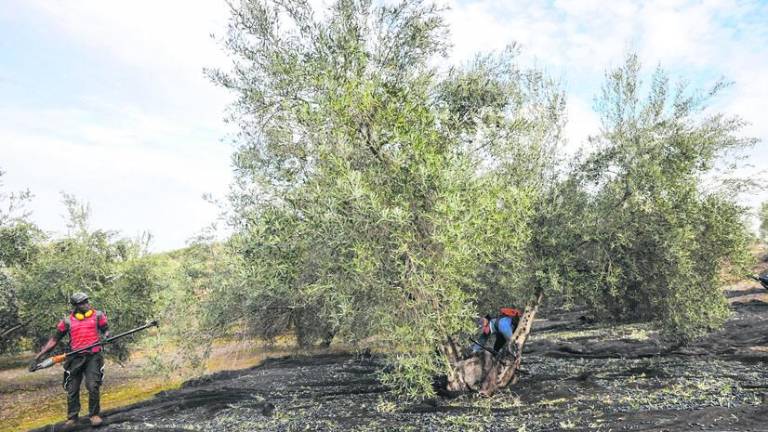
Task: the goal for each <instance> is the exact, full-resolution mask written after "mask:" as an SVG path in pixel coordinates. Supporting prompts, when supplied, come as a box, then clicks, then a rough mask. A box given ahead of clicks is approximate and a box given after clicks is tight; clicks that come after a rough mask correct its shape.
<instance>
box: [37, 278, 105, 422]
mask: <svg viewBox="0 0 768 432" xmlns="http://www.w3.org/2000/svg"><path fill="white" fill-rule="evenodd" d="M69 301H70V303H72V306H73V309H72V312H71V313H70V314H69V315H68V316H66V317H64V319H62V320H61V321H59V323H58V325H57V326H56V333H55V334H54V335H53V336H52V337H51V338H50V339H49V340H48V342H47V343H46V344H45V346H43V348H42V349H41V350H40V352H39V353H38V354H37V356H36V357H35V364H36V363H38V362H40V359H42V357H43V356H44V355H45V354H47V353H48V352H49V351H51V350H52V349H53V348H55V347H56V345H57V344H58V343H59V341H60V340H61V339H62V338H63V337H64V335H67V334H69V347H70V348H71V350H72V351H74V350H77V349H79V348H84V347H86V346H88V345H91V344H94V343H96V342H99V340H100V334H103V337H104V338H109V329H108V327H107V316H106V315H105V314H104V312H101V311H97V310H95V309H93V308H92V307H91V304H90V303H89V302H88V295H87V294H85V293H82V292H77V293H74V294H72V297H70V299H69ZM63 366H64V390H65V391H66V392H67V421H66V423H64V425H65V426H66V427H71V426H74V425H75V424H77V419H78V416H79V415H80V383H81V382H82V381H83V377H85V388H86V389H88V416H89V417H90V421H91V425H92V426H99V425H101V423H102V419H101V417H99V411H100V410H101V407H100V402H99V401H100V393H99V387H100V386H101V382H102V380H103V379H104V356H103V355H102V352H101V346H95V347H93V348H91V349H90V350H87V351H85V352H82V353H80V354H77V355H74V356H72V357H71V358H68V359H67V360H66V361H64V364H63Z"/></svg>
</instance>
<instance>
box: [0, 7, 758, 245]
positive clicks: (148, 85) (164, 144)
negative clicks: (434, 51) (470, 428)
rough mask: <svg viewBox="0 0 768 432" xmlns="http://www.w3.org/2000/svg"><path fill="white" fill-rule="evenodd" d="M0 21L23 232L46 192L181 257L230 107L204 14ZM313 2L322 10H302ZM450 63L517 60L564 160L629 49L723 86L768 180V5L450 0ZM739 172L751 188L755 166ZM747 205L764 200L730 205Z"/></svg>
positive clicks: (8, 158) (46, 216)
mask: <svg viewBox="0 0 768 432" xmlns="http://www.w3.org/2000/svg"><path fill="white" fill-rule="evenodd" d="M3 3H4V4H3V7H2V8H0V168H1V169H3V170H5V171H6V172H7V173H6V175H5V176H3V178H2V181H3V183H4V184H3V185H2V187H3V190H5V191H13V190H19V189H26V188H29V189H30V190H31V191H32V192H33V194H34V195H35V198H34V200H33V201H32V203H31V204H30V206H29V210H31V211H32V212H33V214H32V219H33V220H34V221H35V222H37V223H38V224H39V225H40V226H41V227H42V228H43V229H45V230H47V231H50V232H52V233H54V234H56V233H62V232H64V230H65V226H66V221H65V218H64V217H63V214H64V212H65V209H64V206H63V204H62V203H61V196H60V192H62V191H64V192H67V193H71V194H74V195H75V196H77V197H78V198H79V199H81V200H83V201H86V202H88V203H89V204H90V205H91V208H92V226H93V227H95V228H104V229H113V230H118V231H120V232H121V233H122V234H123V235H125V236H134V235H137V234H139V233H141V232H143V231H149V232H151V233H152V235H153V236H154V241H153V243H152V250H158V251H159V250H169V249H174V248H178V247H182V246H184V244H185V243H186V241H187V240H188V239H189V238H190V237H192V236H193V235H195V234H196V233H197V232H199V230H200V229H201V228H203V227H205V226H207V225H208V224H210V223H212V222H214V221H215V220H216V218H217V216H218V210H217V208H216V207H215V206H213V205H211V204H209V203H207V202H206V201H204V200H203V199H202V195H203V194H204V193H210V194H212V195H213V196H214V197H216V198H219V199H223V198H224V196H225V194H226V191H227V188H228V185H229V182H230V181H231V169H230V165H229V157H230V154H231V152H232V147H231V146H230V145H229V144H227V143H226V140H225V138H226V137H227V136H228V135H229V134H231V133H232V131H231V130H229V129H228V127H227V126H226V125H225V124H224V122H223V121H222V118H223V117H224V109H225V107H226V105H227V103H228V101H229V100H230V95H228V94H227V93H226V92H225V91H224V90H222V89H220V88H217V87H215V86H214V85H212V84H211V83H209V82H208V81H207V79H205V77H204V76H203V73H202V68H203V67H217V66H221V67H226V65H227V60H226V56H225V55H224V54H223V53H222V52H221V50H220V48H219V46H218V45H217V44H216V42H215V41H214V40H212V39H211V38H210V37H209V35H210V34H211V33H214V34H221V33H223V29H224V25H225V23H226V19H227V8H226V5H225V3H224V2H223V1H220V0H197V1H184V0H162V1H159V2H158V1H149V0H134V1H131V2H118V1H113V0H102V1H96V0H67V1H50V0H4V2H3ZM315 3H318V4H322V3H327V2H324V0H316V1H315ZM446 4H447V5H449V6H450V7H451V9H450V10H449V11H448V12H447V15H446V18H447V22H448V24H449V25H450V27H451V31H452V38H453V42H454V49H453V52H452V54H451V59H450V60H451V61H454V62H459V61H462V60H466V59H468V58H469V57H471V55H472V54H473V53H475V52H478V51H488V50H494V49H501V48H503V47H504V46H505V45H506V44H507V43H509V42H511V41H517V42H518V43H519V44H520V45H521V47H522V53H523V55H522V58H521V61H522V62H523V63H524V64H526V65H529V66H532V65H536V66H537V67H540V68H542V69H544V70H545V71H546V72H547V73H548V74H549V75H551V76H553V77H554V78H556V79H558V80H559V81H560V82H561V83H562V85H563V87H564V89H565V90H566V92H567V94H568V111H569V119H570V123H569V126H568V129H567V136H568V138H569V141H570V144H569V146H571V147H576V146H578V145H579V144H581V143H583V142H584V139H585V138H586V136H587V135H588V134H590V133H591V134H594V133H596V132H597V128H598V125H599V124H598V120H597V117H596V116H595V114H594V113H592V110H591V107H592V100H593V97H594V96H595V95H596V94H597V93H598V92H599V89H600V84H601V83H602V79H603V73H604V71H605V69H606V68H607V67H610V66H615V65H617V64H619V63H620V62H621V61H622V59H623V57H624V55H625V54H626V53H627V52H628V51H630V50H632V51H636V52H637V53H638V54H639V55H640V57H641V60H642V61H643V62H644V64H645V65H646V66H647V68H646V69H647V71H648V72H650V71H652V70H653V68H654V67H655V66H656V65H657V64H659V63H660V64H662V65H663V66H664V67H665V68H666V69H668V70H669V71H670V72H671V73H672V76H673V78H674V77H685V78H687V79H688V80H689V81H691V82H692V83H693V84H697V85H704V84H707V83H708V82H711V81H712V80H713V79H715V78H717V77H720V76H725V77H726V78H728V79H730V80H733V81H735V85H734V86H733V87H731V88H730V89H729V90H728V91H727V92H726V93H725V94H724V95H723V96H722V97H720V98H719V99H718V100H717V101H716V103H715V108H716V109H718V110H721V111H725V112H728V113H732V114H739V115H741V116H742V117H743V118H745V119H746V120H747V121H749V122H751V123H752V124H751V125H750V126H749V127H748V128H747V129H746V130H745V132H746V133H747V134H749V135H752V136H757V137H759V138H761V139H763V142H762V143H761V144H759V145H758V146H756V147H755V148H753V149H752V150H751V151H750V157H751V159H752V161H753V162H754V163H755V164H756V165H758V164H762V165H763V166H768V122H767V121H766V119H765V113H768V80H767V79H766V77H768V29H767V28H768V26H766V25H765V23H768V4H767V3H766V2H751V1H743V2H742V1H726V0H722V1H721V0H706V1H697V2H693V1H676V0H672V1H664V2H661V1H650V2H635V1H622V0H617V1H612V2H604V1H597V0H579V1H568V2H566V1H525V2H523V1H519V2H518V1H482V2H481V1H475V2H473V1H463V0H462V1H455V0H451V1H448V2H446ZM741 174H747V175H756V176H757V175H763V176H764V175H765V173H764V172H763V173H762V174H761V173H760V169H759V168H748V169H746V170H744V171H742V173H741ZM740 199H741V200H742V202H744V203H746V204H748V205H751V206H756V205H757V204H758V203H759V202H762V201H765V200H768V194H766V193H758V194H751V195H745V196H743V197H740Z"/></svg>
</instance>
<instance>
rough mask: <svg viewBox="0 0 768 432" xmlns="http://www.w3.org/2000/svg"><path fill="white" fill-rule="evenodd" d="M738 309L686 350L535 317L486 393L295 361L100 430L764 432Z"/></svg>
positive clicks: (343, 358)
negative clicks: (449, 393) (387, 382)
mask: <svg viewBox="0 0 768 432" xmlns="http://www.w3.org/2000/svg"><path fill="white" fill-rule="evenodd" d="M732 297H733V298H735V297H738V296H732ZM733 309H734V313H733V316H732V318H731V320H730V321H729V322H728V324H727V325H726V326H725V328H724V329H723V330H722V331H720V332H717V333H714V334H711V335H710V336H708V337H706V338H703V339H702V340H700V341H698V342H696V343H694V344H692V345H689V346H687V347H675V346H669V345H666V344H664V343H662V342H660V339H659V337H658V334H656V332H655V331H653V330H652V329H651V328H650V327H648V326H643V325H625V326H604V325H600V324H595V323H591V322H590V320H588V319H586V320H585V319H583V318H582V319H580V317H579V316H578V314H570V315H567V314H566V315H558V320H557V321H555V320H540V321H538V322H537V323H536V326H535V328H534V333H533V334H532V337H531V340H530V341H529V343H528V345H527V346H526V350H525V353H524V357H523V369H522V371H521V374H520V379H519V381H518V382H517V384H515V385H514V386H511V387H510V388H509V389H507V390H505V391H503V392H501V393H499V394H497V395H494V396H493V397H491V398H481V397H478V396H474V395H464V396H461V397H457V398H453V399H442V398H438V399H432V400H428V401H423V402H420V403H413V402H403V401H399V400H397V399H396V398H394V397H393V395H392V394H391V392H390V391H389V390H388V389H387V388H386V387H385V386H383V385H382V384H380V382H379V381H378V379H377V375H376V371H377V370H379V368H380V367H382V366H383V363H382V360H381V359H379V358H375V357H374V358H370V357H360V356H355V355H351V354H336V355H319V356H312V357H293V358H282V359H275V360H267V361H266V362H265V363H263V364H262V365H260V366H257V367H254V368H251V369H246V370H239V371H230V372H222V373H218V374H214V375H210V376H206V377H203V378H201V379H197V380H194V381H190V382H188V383H186V384H185V385H184V386H183V388H181V389H179V390H174V391H170V392H165V393H161V394H158V395H157V396H156V397H155V398H153V399H151V400H147V401H145V402H142V403H138V404H135V405H132V406H128V407H124V408H120V409H116V410H111V411H107V412H105V413H104V414H105V424H104V425H103V426H102V427H101V428H99V429H101V430H103V431H126V430H142V431H189V430H201V431H304V430H309V431H337V430H338V431H351V430H360V431H363V430H365V431H368V430H374V431H389V430H397V431H408V430H412V431H464V430H473V431H478V430H487V431H510V430H513V431H517V430H525V431H551V430H578V431H587V430H589V431H592V430H602V431H609V430H611V431H622V430H631V431H662V430H667V431H694V430H695V431H700V430H716V431H737V430H738V431H750V430H751V431H766V430H768V403H766V402H768V401H766V397H767V396H766V394H768V368H767V367H766V362H767V361H768V304H766V303H763V302H762V301H758V300H755V299H752V300H750V301H748V302H745V303H734V304H733ZM86 429H88V425H87V424H86V423H83V424H81V425H78V427H75V428H72V429H70V430H86ZM38 430H39V431H54V430H55V431H58V430H62V429H61V425H60V424H59V425H51V426H49V427H46V428H41V429H38Z"/></svg>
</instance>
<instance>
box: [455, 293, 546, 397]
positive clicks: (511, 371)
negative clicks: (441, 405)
mask: <svg viewBox="0 0 768 432" xmlns="http://www.w3.org/2000/svg"><path fill="white" fill-rule="evenodd" d="M541 299H542V294H539V295H538V296H537V297H536V299H535V300H534V301H533V302H532V303H531V304H529V305H527V306H526V308H525V313H524V314H523V316H522V317H521V318H520V322H519V323H518V325H517V329H515V333H514V334H513V335H512V340H511V341H510V342H509V347H505V348H504V349H503V350H502V351H503V353H502V354H500V355H493V354H492V353H490V352H488V351H485V350H483V351H481V352H480V353H476V354H473V355H472V356H470V357H469V358H462V356H461V349H460V348H459V346H460V345H458V344H457V342H456V340H455V339H451V340H450V341H448V343H446V344H445V345H444V346H443V347H442V348H441V350H442V351H443V354H445V355H446V356H447V357H448V359H449V360H450V362H451V366H452V368H453V371H452V373H451V374H450V375H449V376H448V386H447V390H448V391H450V392H467V391H476V392H479V393H480V394H482V395H485V396H490V395H492V394H493V393H495V392H496V391H498V390H499V389H501V388H504V387H506V386H507V385H509V384H510V383H514V382H515V381H516V375H515V372H517V369H518V368H519V367H520V360H521V358H522V352H523V346H524V345H525V341H526V340H527V339H528V334H529V333H530V332H531V327H532V326H533V319H534V317H535V316H536V311H537V310H538V308H539V304H540V303H541Z"/></svg>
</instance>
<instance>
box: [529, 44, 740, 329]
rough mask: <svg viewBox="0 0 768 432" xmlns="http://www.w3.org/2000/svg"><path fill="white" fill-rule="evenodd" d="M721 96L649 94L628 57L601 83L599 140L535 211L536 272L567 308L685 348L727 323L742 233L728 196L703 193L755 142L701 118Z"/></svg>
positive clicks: (675, 91)
mask: <svg viewBox="0 0 768 432" xmlns="http://www.w3.org/2000/svg"><path fill="white" fill-rule="evenodd" d="M723 88H724V84H723V83H716V84H715V85H714V86H713V88H712V89H710V90H709V91H706V92H704V91H692V90H690V89H688V88H687V86H686V85H685V84H682V83H681V84H678V85H676V86H671V85H670V83H669V78H668V76H667V74H666V73H665V72H664V71H663V70H662V69H660V68H659V69H657V70H656V72H655V74H654V75H653V76H652V79H651V82H650V85H649V86H648V90H647V93H646V90H645V86H644V85H643V83H642V80H641V68H640V62H639V61H638V59H637V57H636V56H635V55H630V56H628V57H627V59H626V62H625V63H624V64H623V65H622V66H620V67H618V68H616V69H613V70H611V71H609V72H608V73H607V75H606V81H605V84H604V87H603V92H602V95H601V96H600V97H599V98H598V99H597V101H596V107H597V109H598V111H599V113H600V114H601V118H602V128H601V133H600V134H599V135H597V136H594V137H592V138H591V143H590V144H591V146H592V147H593V148H594V150H593V151H592V152H590V153H588V154H586V155H584V156H582V157H580V158H578V159H577V160H576V161H575V162H574V164H573V167H572V169H571V170H570V171H569V174H568V176H567V178H566V179H565V180H564V181H562V182H561V183H560V184H559V185H558V186H557V187H556V188H554V189H553V190H552V191H551V197H550V199H548V200H546V201H544V203H546V204H547V205H546V206H545V207H544V208H543V209H542V211H541V212H540V213H539V215H540V216H539V217H538V221H537V226H538V227H539V228H538V229H539V232H540V235H539V236H538V238H537V240H536V242H535V243H536V247H535V250H536V251H538V253H539V256H540V257H541V259H540V261H539V262H540V263H541V269H540V272H539V273H540V274H541V275H542V277H544V278H545V279H546V280H548V281H549V283H550V285H551V286H552V289H553V290H554V291H556V292H559V293H560V297H561V299H562V300H564V301H567V302H570V303H572V304H579V303H582V304H587V305H588V306H590V308H591V309H592V311H593V312H594V314H595V315H596V316H597V317H598V318H603V319H610V320H614V321H637V320H643V321H656V322H659V323H660V324H661V325H662V329H663V330H664V331H665V334H666V335H667V336H669V337H670V338H672V339H673V340H678V341H682V342H685V341H687V340H690V339H691V338H693V337H696V336H698V335H700V334H702V333H703V332H705V331H708V330H712V329H716V328H718V327H719V326H720V325H722V323H723V322H724V320H725V319H726V318H727V316H728V307H727V302H726V299H725V297H724V296H723V294H722V292H721V290H720V286H721V285H722V279H721V278H722V277H723V276H726V275H728V274H729V273H733V274H740V272H741V271H742V270H743V267H742V266H743V265H744V264H745V263H746V262H747V258H748V256H747V250H748V248H747V241H748V235H747V231H746V229H745V225H744V221H743V220H742V214H743V213H744V209H743V208H742V207H740V206H739V205H737V204H736V203H735V202H734V199H733V195H732V194H729V193H727V190H710V189H708V188H705V187H703V185H704V179H705V176H708V175H711V170H712V168H713V166H714V164H715V163H716V161H717V160H718V159H719V158H721V157H722V156H724V155H727V154H728V152H730V151H735V150H738V149H741V148H743V147H745V146H749V145H751V144H752V143H754V140H753V139H751V138H743V137H741V136H739V135H738V132H739V131H740V129H741V128H742V126H743V125H744V122H743V121H742V120H741V119H739V118H738V117H729V116H726V115H724V114H720V113H709V111H707V110H704V108H705V107H706V105H707V103H708V101H709V100H710V99H711V98H712V97H714V96H716V95H717V94H718V93H720V91H721V90H722V89H723Z"/></svg>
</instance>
